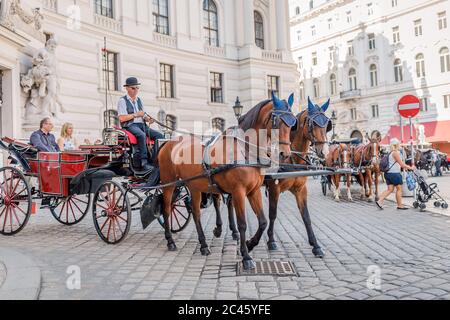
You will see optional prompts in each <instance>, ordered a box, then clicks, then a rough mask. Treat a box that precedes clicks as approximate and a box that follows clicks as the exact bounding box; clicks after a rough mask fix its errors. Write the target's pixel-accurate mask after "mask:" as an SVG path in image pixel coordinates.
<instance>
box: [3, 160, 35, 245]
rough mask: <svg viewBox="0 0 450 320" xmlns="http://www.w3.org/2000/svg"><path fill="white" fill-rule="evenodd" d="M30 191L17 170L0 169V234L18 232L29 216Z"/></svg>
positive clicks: (9, 168) (23, 177) (8, 234)
mask: <svg viewBox="0 0 450 320" xmlns="http://www.w3.org/2000/svg"><path fill="white" fill-rule="evenodd" d="M31 203H32V199H31V189H30V186H29V185H28V183H27V181H26V179H25V176H24V175H23V174H22V173H21V172H20V171H19V170H17V169H15V168H11V167H6V168H1V169H0V234H3V235H6V236H11V235H14V234H16V233H18V232H20V231H21V230H22V229H23V228H24V227H25V225H26V224H27V222H28V220H29V219H30V216H31Z"/></svg>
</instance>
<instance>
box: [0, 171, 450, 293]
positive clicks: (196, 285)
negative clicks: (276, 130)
mask: <svg viewBox="0 0 450 320" xmlns="http://www.w3.org/2000/svg"><path fill="white" fill-rule="evenodd" d="M443 179H449V178H448V177H446V178H443ZM382 189H384V186H382ZM344 198H345V197H344ZM266 202H267V201H266ZM309 206H310V211H311V215H312V220H313V226H314V228H315V231H316V236H317V237H318V239H319V242H320V243H321V245H322V247H323V249H324V250H325V254H326V256H325V258H324V259H316V258H314V256H313V254H312V252H311V248H310V247H309V245H308V243H307V238H306V232H305V228H304V225H303V222H302V220H301V217H300V215H299V213H298V210H297V208H296V205H295V201H294V198H293V197H292V196H291V195H289V194H285V195H283V196H282V198H281V201H280V207H279V220H278V223H277V225H276V229H275V231H276V239H277V240H278V245H279V251H277V252H269V251H268V249H267V246H266V241H267V240H266V235H265V236H264V239H263V241H262V242H261V244H260V246H259V247H257V248H256V249H255V251H254V252H253V253H252V255H253V257H254V258H255V259H256V260H261V259H282V260H290V261H292V262H293V263H294V264H295V267H296V269H297V272H298V274H299V277H273V276H236V262H238V261H239V260H240V257H239V256H238V255H237V250H238V247H237V245H236V242H234V241H233V240H232V237H231V233H230V232H229V231H226V232H225V234H224V235H223V236H222V238H220V239H215V238H214V237H213V234H212V230H213V227H214V223H215V215H214V212H213V209H208V210H207V211H205V212H204V215H203V222H204V228H205V230H206V235H207V239H208V243H209V244H210V248H211V251H212V254H211V255H210V256H208V257H203V256H201V254H200V252H199V245H198V241H197V235H196V231H195V226H194V223H192V221H191V223H190V224H189V226H188V227H187V229H186V230H185V231H183V232H182V233H181V234H178V235H176V236H175V241H176V243H177V245H178V251H177V252H168V251H167V249H166V241H165V240H164V235H163V230H162V229H161V227H160V226H159V225H158V224H157V223H154V224H153V225H152V226H151V227H149V229H148V230H146V231H145V232H144V231H142V228H141V226H140V221H139V214H138V213H136V214H135V215H134V217H133V218H134V223H133V226H132V228H131V230H130V233H129V235H128V238H127V239H126V240H125V241H124V242H123V243H122V244H120V245H117V246H110V245H106V244H104V243H103V242H102V241H101V240H100V239H99V238H98V237H97V235H96V232H95V229H94V227H93V224H92V217H91V216H90V215H88V216H87V217H86V218H85V220H84V221H83V222H82V223H81V224H79V225H77V226H74V227H64V226H62V225H59V224H58V223H57V222H56V221H54V220H53V218H52V217H51V214H50V213H49V212H46V211H40V212H39V213H38V215H36V216H33V217H32V218H31V219H30V222H29V224H28V226H27V227H26V228H25V229H24V230H23V231H22V232H21V233H20V234H19V235H17V236H14V237H10V238H9V237H1V238H0V247H4V248H8V249H13V250H17V251H19V252H21V253H24V254H26V255H28V256H30V257H31V258H33V259H34V260H35V261H36V262H37V264H38V266H39V267H40V268H41V272H42V288H41V291H40V296H39V298H40V299H336V298H337V299H450V273H449V271H450V218H449V217H446V216H443V215H437V214H431V213H427V212H424V213H420V212H418V211H415V210H409V211H406V212H404V213H403V212H402V213H399V212H398V211H397V210H394V209H395V206H394V204H389V203H387V207H388V208H387V209H386V210H385V211H382V212H381V211H378V209H377V208H376V207H375V205H374V204H373V203H366V202H361V201H356V202H353V203H350V202H346V201H342V202H341V203H335V202H334V201H333V200H332V199H331V198H329V197H327V198H325V197H324V196H323V195H322V194H321V192H320V185H319V180H311V181H310V200H309ZM266 212H267V211H266ZM248 217H249V221H250V228H249V234H253V233H254V232H255V231H256V220H255V217H254V215H253V213H251V212H250V211H249V214H248ZM223 218H225V208H223ZM224 220H226V219H224ZM225 222H226V221H224V223H225ZM70 266H78V267H79V268H80V270H81V289H80V290H69V289H68V288H67V285H66V282H67V280H68V279H69V276H70V274H69V273H67V271H68V270H69V272H70V270H71V269H70V268H69V267H70ZM371 266H377V267H379V268H380V272H381V289H380V290H371V289H369V288H368V286H367V280H368V278H369V277H370V274H369V273H368V268H373V267H371ZM68 268H69V269H68ZM1 279H2V268H1V264H0V282H1Z"/></svg>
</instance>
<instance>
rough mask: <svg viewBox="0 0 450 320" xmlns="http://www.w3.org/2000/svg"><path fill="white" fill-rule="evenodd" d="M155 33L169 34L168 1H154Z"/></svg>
mask: <svg viewBox="0 0 450 320" xmlns="http://www.w3.org/2000/svg"><path fill="white" fill-rule="evenodd" d="M153 31H155V32H158V33H162V34H169V5H168V0H153Z"/></svg>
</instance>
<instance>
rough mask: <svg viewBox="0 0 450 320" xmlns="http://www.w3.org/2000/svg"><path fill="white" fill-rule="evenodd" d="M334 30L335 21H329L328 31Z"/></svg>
mask: <svg viewBox="0 0 450 320" xmlns="http://www.w3.org/2000/svg"><path fill="white" fill-rule="evenodd" d="M331 29H333V19H331V18H330V19H328V30H331Z"/></svg>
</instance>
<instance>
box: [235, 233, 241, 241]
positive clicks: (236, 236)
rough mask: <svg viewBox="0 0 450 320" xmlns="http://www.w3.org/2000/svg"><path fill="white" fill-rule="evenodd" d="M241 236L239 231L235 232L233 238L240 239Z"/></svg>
mask: <svg viewBox="0 0 450 320" xmlns="http://www.w3.org/2000/svg"><path fill="white" fill-rule="evenodd" d="M240 236H241V235H240V234H239V233H238V232H233V240H234V241H239V238H240Z"/></svg>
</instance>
